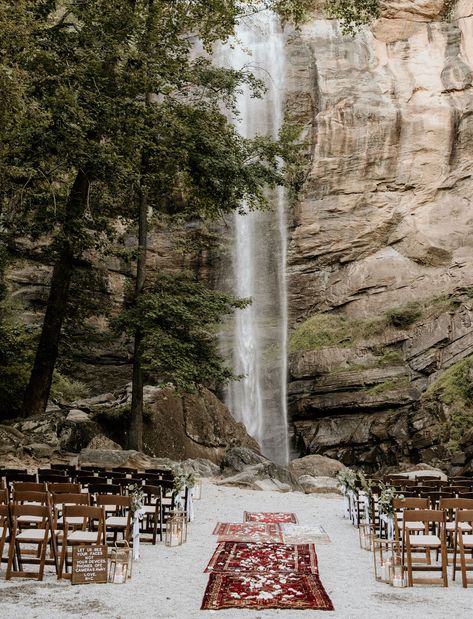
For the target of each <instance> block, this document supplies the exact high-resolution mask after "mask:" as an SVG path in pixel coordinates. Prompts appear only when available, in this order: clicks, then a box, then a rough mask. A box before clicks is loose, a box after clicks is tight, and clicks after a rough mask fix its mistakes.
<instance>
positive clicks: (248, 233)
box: [222, 11, 289, 464]
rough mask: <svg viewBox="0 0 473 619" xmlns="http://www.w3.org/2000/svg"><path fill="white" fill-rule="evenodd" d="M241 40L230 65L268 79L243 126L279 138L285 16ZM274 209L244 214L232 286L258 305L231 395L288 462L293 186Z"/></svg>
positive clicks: (258, 20)
mask: <svg viewBox="0 0 473 619" xmlns="http://www.w3.org/2000/svg"><path fill="white" fill-rule="evenodd" d="M235 39H236V42H234V43H233V44H232V45H228V46H226V48H225V49H224V50H223V53H222V59H223V62H224V63H225V64H226V65H227V66H231V67H233V68H236V69H241V68H242V67H245V66H248V67H249V69H250V70H251V71H252V73H253V74H254V75H255V76H256V77H257V78H259V79H262V80H263V81H264V82H265V84H266V87H267V92H266V94H265V96H264V98H262V99H257V98H254V97H252V96H251V91H250V89H247V88H245V89H244V90H243V92H242V93H241V94H240V95H239V96H238V109H239V113H240V115H239V117H238V118H236V119H235V121H234V122H235V124H236V126H237V127H238V129H239V131H240V132H241V134H242V135H243V136H245V137H249V138H251V137H254V136H255V135H271V136H273V137H277V135H278V131H279V129H280V127H281V125H282V123H283V117H284V113H283V110H284V80H285V55H284V39H283V34H282V31H281V28H280V24H279V20H278V18H277V17H276V16H275V15H274V14H272V13H270V12H269V11H264V12H261V13H259V14H258V15H256V16H254V17H252V18H251V19H248V20H247V21H245V22H244V23H242V24H240V25H239V27H238V29H237V32H236V36H235ZM270 198H271V201H272V206H273V208H272V209H271V210H270V211H268V212H249V213H247V214H246V215H236V216H235V220H234V247H233V256H232V275H231V276H230V278H228V277H227V281H228V279H230V280H231V282H230V286H231V288H232V291H233V292H234V293H235V294H236V295H237V296H239V297H251V299H252V304H251V305H250V306H249V307H248V308H246V309H244V310H238V311H237V313H236V316H235V321H234V328H233V333H232V334H231V338H230V340H231V342H230V344H231V346H232V349H233V353H232V354H233V369H234V371H235V373H236V374H241V375H244V378H243V379H242V380H241V381H239V382H235V383H233V384H232V385H231V386H230V387H229V389H228V392H227V404H228V406H229V408H230V410H231V411H232V413H233V415H234V416H235V417H236V419H238V420H240V421H242V422H243V423H244V424H245V426H246V428H247V430H248V432H249V433H250V434H251V435H252V436H253V437H254V438H255V439H256V440H257V441H258V442H259V444H260V445H261V448H262V451H263V453H264V454H265V455H266V456H267V457H268V458H270V459H271V460H273V461H276V462H279V463H283V464H286V463H287V461H288V458H289V446H288V428H287V404H286V400H287V294H286V278H285V271H286V249H287V230H286V214H285V191H284V189H283V188H278V189H276V190H274V191H272V193H271V196H270Z"/></svg>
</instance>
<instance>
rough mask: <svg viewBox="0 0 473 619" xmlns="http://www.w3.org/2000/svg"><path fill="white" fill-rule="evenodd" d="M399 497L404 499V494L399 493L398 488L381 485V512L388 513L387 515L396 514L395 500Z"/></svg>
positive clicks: (379, 505)
mask: <svg viewBox="0 0 473 619" xmlns="http://www.w3.org/2000/svg"><path fill="white" fill-rule="evenodd" d="M396 498H399V499H403V498H404V495H402V494H398V492H397V490H396V488H393V487H392V486H384V485H382V486H381V494H380V495H379V499H378V510H379V513H380V514H386V516H389V517H393V516H394V508H393V500H394V499H396Z"/></svg>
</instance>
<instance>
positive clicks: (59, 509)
mask: <svg viewBox="0 0 473 619" xmlns="http://www.w3.org/2000/svg"><path fill="white" fill-rule="evenodd" d="M67 505H90V495H89V494H87V493H86V492H54V493H53V494H52V496H51V508H52V513H53V527H54V530H55V531H56V532H58V534H59V533H60V531H61V529H63V528H64V518H63V512H64V508H65V507H66V506H67ZM83 522H84V519H83V518H81V517H76V518H72V517H71V518H69V526H70V528H74V526H76V527H81V526H82V525H83Z"/></svg>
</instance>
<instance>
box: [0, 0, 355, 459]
mask: <svg viewBox="0 0 473 619" xmlns="http://www.w3.org/2000/svg"><path fill="white" fill-rule="evenodd" d="M360 1H361V0H360ZM264 7H272V8H276V9H278V10H280V12H281V13H282V15H283V16H284V18H285V19H300V18H301V17H302V16H303V14H304V12H305V11H306V10H307V8H308V7H310V2H308V0H264V1H263V2H261V1H260V0H228V1H226V0H225V1H223V0H97V1H95V2H83V1H82V0H19V1H18V2H15V3H11V2H8V1H4V0H0V29H1V32H2V45H1V46H0V86H2V87H3V93H5V94H2V95H1V96H0V144H1V146H0V155H1V156H0V179H1V180H0V192H1V193H0V230H1V233H2V236H3V237H4V238H5V240H6V241H7V242H9V240H10V239H12V238H17V237H18V236H25V235H26V236H28V237H29V238H30V239H33V240H36V239H41V240H43V239H45V238H46V239H49V242H48V243H47V244H46V245H45V250H44V253H45V257H46V259H48V260H49V261H50V263H51V265H52V266H53V270H52V276H51V286H50V292H49V298H48V304H47V309H46V313H45V318H44V322H43V326H42V330H41V335H40V338H39V343H38V347H37V351H36V355H35V359H34V363H33V369H32V372H31V376H30V380H29V384H28V388H27V390H26V394H25V400H24V414H25V415H32V414H35V413H40V412H42V411H44V409H45V407H46V404H47V400H48V396H49V393H50V389H51V382H52V378H53V371H54V366H55V364H56V360H57V357H58V351H59V343H60V338H61V332H62V329H63V325H64V321H65V317H66V315H67V311H68V298H69V295H70V288H71V281H72V276H73V273H74V271H75V269H76V268H77V266H78V264H80V261H81V260H82V259H83V257H84V256H85V255H86V254H87V252H89V251H91V250H98V251H103V250H104V248H106V247H107V246H108V245H109V244H110V243H111V242H113V240H114V238H115V232H116V230H115V222H116V221H117V219H122V220H124V221H128V222H130V221H132V222H134V223H135V225H136V227H137V229H138V249H137V256H136V257H137V260H136V271H137V276H136V287H135V301H136V303H137V305H138V304H139V303H138V302H139V297H140V295H141V294H142V293H143V291H144V284H145V278H146V261H145V257H146V243H147V227H148V214H149V212H150V210H151V209H154V210H159V211H161V212H167V213H170V214H172V215H173V216H174V217H176V218H177V217H186V216H198V217H212V218H214V217H216V216H219V215H221V214H222V213H225V212H229V211H232V210H236V209H239V208H241V204H242V201H246V202H247V204H248V205H249V206H250V208H260V207H264V206H266V204H267V200H266V195H265V188H266V187H267V186H268V185H274V184H280V183H283V182H284V177H283V174H282V171H281V169H280V166H279V161H280V157H283V158H286V159H287V158H290V157H291V156H293V155H294V150H293V149H292V147H291V146H290V139H289V138H290V137H293V136H290V135H289V133H288V132H285V133H284V134H283V135H282V138H284V139H282V140H281V141H279V142H273V141H271V140H269V139H266V138H257V139H255V140H245V139H243V138H241V137H240V136H239V135H238V134H237V132H236V131H235V130H234V128H233V127H232V126H231V125H230V124H229V122H228V121H227V118H226V116H225V115H224V114H223V113H222V108H223V107H227V109H230V110H233V111H235V98H234V94H235V91H236V90H237V89H238V88H240V87H241V85H242V84H243V83H246V84H248V85H249V86H250V87H252V88H253V90H254V94H255V96H261V95H262V86H261V84H260V83H259V82H258V81H257V80H255V79H254V77H253V76H252V75H251V74H249V73H248V72H246V71H245V70H242V71H235V70H229V69H223V68H216V67H214V66H212V63H211V61H210V60H209V59H208V58H207V57H206V56H205V55H202V56H200V57H197V58H196V57H195V54H194V50H195V45H196V42H197V41H199V42H200V43H201V44H202V45H203V48H204V50H205V51H207V52H210V51H211V48H212V45H213V44H214V43H215V42H216V41H218V40H225V39H226V38H227V37H228V36H229V35H230V34H232V32H233V30H234V27H235V25H236V23H237V22H238V20H239V19H240V18H241V17H242V16H243V15H247V14H248V13H251V12H255V11H259V10H261V9H262V8H264ZM292 169H293V168H292V167H291V166H289V170H292ZM292 180H293V181H296V180H297V179H296V177H294V178H293V179H292ZM145 339H146V335H145V333H141V331H140V324H138V325H137V330H136V333H135V363H134V394H133V397H134V402H133V407H132V408H133V413H134V414H133V415H132V419H133V420H134V421H133V423H135V421H136V424H135V426H134V430H133V431H132V432H131V441H132V445H133V446H135V447H140V440H141V439H140V416H141V414H142V413H141V411H142V372H141V365H140V364H141V354H142V346H141V343H142V341H144V340H145ZM140 409H141V411H140Z"/></svg>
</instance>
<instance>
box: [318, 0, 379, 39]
mask: <svg viewBox="0 0 473 619" xmlns="http://www.w3.org/2000/svg"><path fill="white" fill-rule="evenodd" d="M380 4H381V0H327V2H326V9H327V11H328V14H329V15H331V16H332V17H335V18H337V19H340V21H341V24H342V29H343V31H344V32H345V33H347V34H355V33H356V31H357V30H358V28H360V26H362V25H363V24H366V23H369V22H370V21H371V20H372V19H375V18H376V17H379V15H380V12H381V7H380Z"/></svg>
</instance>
